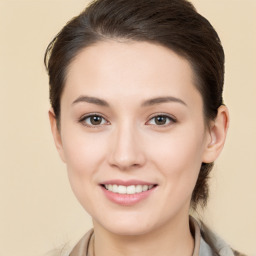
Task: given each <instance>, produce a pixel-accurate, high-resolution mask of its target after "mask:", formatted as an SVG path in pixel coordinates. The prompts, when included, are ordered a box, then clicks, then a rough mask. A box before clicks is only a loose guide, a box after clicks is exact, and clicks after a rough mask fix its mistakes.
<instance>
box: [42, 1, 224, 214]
mask: <svg viewBox="0 0 256 256" xmlns="http://www.w3.org/2000/svg"><path fill="white" fill-rule="evenodd" d="M106 40H122V41H123V40H124V41H125V40H128V41H141V42H151V43H154V44H158V45H161V46H165V47H167V48H169V49H171V50H173V51H174V52H176V53H177V54H178V55H179V56H181V57H184V58H185V59H186V60H188V61H189V63H190V65H191V67H192V70H193V71H194V78H195V86H196V88H197V89H198V91H199V92H200V94H201V96H202V99H203V111H204V118H205V121H206V124H209V121H211V120H214V119H215V118H216V116H217V113H218V108H219V107H220V106H221V105H222V104H223V99H222V91H223V83H224V51H223V48H222V45H221V41H220V39H219V37H218V34H217V33H216V31H215V30H214V28H213V27H212V25H211V24H210V23H209V21H208V20H207V19H205V18H204V17H203V16H201V15H200V14H199V13H198V12H197V11H196V9H195V8H194V6H193V5H192V4H191V3H190V2H188V1H187V0H96V1H93V2H92V3H91V4H90V5H89V6H88V7H87V8H86V9H85V10H84V11H83V12H82V13H81V14H80V15H78V16H77V17H74V18H73V19H72V20H70V21H69V22H68V23H67V24H66V25H65V26H64V27H63V29H62V30H61V31H60V32H59V33H58V34H57V35H56V37H55V38H54V39H53V40H52V41H51V43H50V44H49V45H48V47H47V50H46V53H45V59H44V61H45V66H46V69H47V71H48V74H49V84H50V102H51V105H52V108H53V110H54V113H55V116H56V119H57V123H58V124H59V121H60V112H61V109H60V100H61V96H62V92H63V88H64V86H65V80H66V76H67V71H68V68H69V65H70V64H71V63H72V61H73V60H74V58H75V57H76V56H77V55H78V54H79V53H80V51H81V50H83V49H84V48H86V47H88V46H90V45H93V44H96V43H98V42H102V41H106ZM212 167H213V163H202V165H201V169H200V173H199V177H198V180H197V183H196V185H195V188H194V191H193V194H192V198H191V207H192V208H193V209H196V208H197V206H198V205H200V206H202V207H204V206H205V205H206V203H207V199H208V194H209V192H208V190H209V189H208V183H207V181H208V177H209V173H210V171H211V170H212Z"/></svg>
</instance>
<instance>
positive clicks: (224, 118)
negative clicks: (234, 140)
mask: <svg viewBox="0 0 256 256" xmlns="http://www.w3.org/2000/svg"><path fill="white" fill-rule="evenodd" d="M228 126H229V113H228V109H227V107H226V106H224V105H222V106H220V107H219V109H218V114H217V117H216V118H215V120H214V121H213V123H212V124H211V127H210V128H209V135H210V140H209V141H208V142H207V145H206V148H205V151H204V156H203V162H204V163H212V162H214V161H215V160H216V159H217V158H218V156H219V154H220V152H221V151H222V149H223V146H224V144H225V140H226V136H227V130H228Z"/></svg>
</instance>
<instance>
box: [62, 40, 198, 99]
mask: <svg viewBox="0 0 256 256" xmlns="http://www.w3.org/2000/svg"><path fill="white" fill-rule="evenodd" d="M194 80H195V79H194V73H193V70H192V68H191V65H190V63H189V62H188V61H187V60H186V59H185V58H183V57H181V56H179V55H177V54H176V53H175V52H174V51H172V50H170V49H168V48H166V47H163V46H161V45H156V44H152V43H148V42H134V41H126V42H117V41H104V42H99V43H97V44H95V45H92V46H89V47H87V48H85V49H83V50H82V51H81V52H80V53H79V54H78V55H77V56H76V58H75V59H74V60H73V61H72V63H71V64H70V66H69V69H68V72H67V79H66V84H65V89H64V94H65V91H67V94H68V95H69V96H73V97H76V96H77V95H78V94H81V93H82V94H96V96H99V95H102V94H104V96H106V97H107V95H109V96H110V95H111V93H112V94H113V93H114V94H115V95H118V96H120V95H126V96H129V95H141V96H144V97H147V96H148V97H152V96H153V95H156V96H158V95H160V96H163V95H165V94H172V96H177V97H178V96H179V97H180V96H181V95H183V97H185V96H188V95H190V96H191V95H192V94H191V92H192V91H193V92H194V93H197V94H198V92H197V90H196V87H195V85H194ZM197 96H198V95H197Z"/></svg>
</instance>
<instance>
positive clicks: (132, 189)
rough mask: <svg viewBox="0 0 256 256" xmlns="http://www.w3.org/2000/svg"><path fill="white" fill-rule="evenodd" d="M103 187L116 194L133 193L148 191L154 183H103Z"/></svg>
mask: <svg viewBox="0 0 256 256" xmlns="http://www.w3.org/2000/svg"><path fill="white" fill-rule="evenodd" d="M103 186H104V187H105V189H107V190H108V191H111V192H113V193H116V194H123V195H124V194H126V195H133V194H138V193H141V192H145V191H148V190H150V189H152V188H153V187H154V185H130V186H124V185H117V184H104V185H103Z"/></svg>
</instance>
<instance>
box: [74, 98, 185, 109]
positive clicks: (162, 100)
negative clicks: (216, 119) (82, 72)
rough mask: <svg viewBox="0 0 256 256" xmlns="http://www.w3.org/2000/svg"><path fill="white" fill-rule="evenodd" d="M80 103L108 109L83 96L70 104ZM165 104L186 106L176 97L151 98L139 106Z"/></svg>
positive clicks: (98, 101) (101, 101)
mask: <svg viewBox="0 0 256 256" xmlns="http://www.w3.org/2000/svg"><path fill="white" fill-rule="evenodd" d="M80 102H87V103H92V104H95V105H99V106H103V107H109V104H108V103H107V102H106V101H105V100H103V99H100V98H96V97H90V96H83V95H82V96H79V97H78V98H77V99H76V100H74V101H73V102H72V105H74V104H76V103H80ZM167 102H177V103H181V104H182V105H185V106H187V104H186V103H185V102H184V101H183V100H181V99H179V98H176V97H172V96H167V97H157V98H152V99H149V100H146V101H144V102H143V103H142V104H141V106H142V107H147V106H152V105H156V104H161V103H167Z"/></svg>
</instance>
